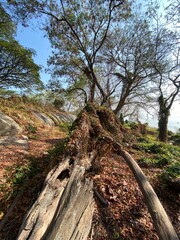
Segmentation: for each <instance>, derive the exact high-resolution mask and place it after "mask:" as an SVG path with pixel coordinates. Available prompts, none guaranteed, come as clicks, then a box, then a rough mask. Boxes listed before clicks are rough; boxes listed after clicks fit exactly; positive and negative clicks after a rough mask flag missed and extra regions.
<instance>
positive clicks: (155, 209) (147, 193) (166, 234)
mask: <svg viewBox="0 0 180 240" xmlns="http://www.w3.org/2000/svg"><path fill="white" fill-rule="evenodd" d="M116 145H118V144H116ZM118 152H119V154H120V155H121V156H122V157H123V158H124V160H125V161H126V163H127V164H128V166H129V168H130V169H131V171H132V172H133V174H134V176H135V178H136V180H137V182H138V185H139V187H140V189H141V191H142V193H143V195H144V198H145V201H146V204H147V206H148V209H149V212H150V214H151V217H152V219H153V222H154V226H155V228H156V231H157V234H158V236H159V239H160V240H179V238H178V236H177V234H176V232H175V230H174V228H173V226H172V223H171V221H170V220H169V217H168V215H167V213H166V211H165V210H164V208H163V206H162V204H161V202H160V201H159V199H158V197H157V195H156V193H155V192H154V190H153V188H152V186H151V185H150V183H149V182H148V180H147V178H146V177H145V175H144V173H143V171H142V170H141V168H140V167H139V165H138V164H137V163H136V161H135V160H134V159H133V158H132V157H131V155H130V154H129V153H128V152H126V151H124V150H122V149H121V147H120V145H119V147H118Z"/></svg>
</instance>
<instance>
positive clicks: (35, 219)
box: [18, 159, 93, 240]
mask: <svg viewBox="0 0 180 240" xmlns="http://www.w3.org/2000/svg"><path fill="white" fill-rule="evenodd" d="M70 167H71V166H70V164H69V159H66V160H65V161H64V163H62V164H60V166H59V167H58V168H57V169H55V170H52V171H51V172H50V173H49V174H48V176H47V178H46V180H45V184H44V188H43V190H42V192H41V194H40V195H39V197H38V199H37V201H36V202H35V203H34V205H33V206H32V208H31V210H30V211H29V213H28V214H27V215H26V217H25V219H24V222H23V224H22V226H21V229H20V233H19V236H18V240H24V239H29V240H31V239H32V240H34V239H36V240H38V239H52V240H55V239H62V240H68V239H87V236H88V234H89V231H90V228H91V220H92V213H93V192H92V181H90V180H88V179H86V178H84V172H85V168H84V167H83V166H79V165H76V166H75V167H74V168H73V170H72V173H70V171H71V170H70ZM69 175H70V176H69Z"/></svg>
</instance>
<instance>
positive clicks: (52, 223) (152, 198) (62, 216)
mask: <svg viewBox="0 0 180 240" xmlns="http://www.w3.org/2000/svg"><path fill="white" fill-rule="evenodd" d="M124 134H125V130H124V129H123V127H122V126H121V125H120V123H119V121H118V119H117V118H116V116H115V115H114V114H113V113H112V112H111V111H109V110H107V109H106V108H104V107H95V106H93V105H91V104H88V105H87V106H86V108H85V109H84V111H83V112H82V113H81V114H80V115H79V117H78V118H77V120H76V121H75V122H74V124H73V131H72V132H71V136H70V140H69V142H68V144H67V146H66V148H65V149H64V155H63V156H62V157H61V159H60V162H59V164H58V166H56V167H55V168H54V169H53V170H51V172H50V173H49V174H48V176H47V177H46V180H45V182H44V186H43V189H42V191H41V193H40V195H39V197H38V199H37V201H36V202H35V203H34V205H33V206H32V208H31V209H30V211H29V212H28V213H27V215H26V216H25V218H24V221H23V223H22V226H21V228H20V231H19V235H18V240H26V239H28V240H31V239H32V240H34V239H36V240H40V239H43V240H45V239H51V240H54V239H61V240H68V239H69V240H70V239H71V240H72V239H76V240H78V239H84V240H85V239H87V238H88V235H89V232H90V230H91V223H92V216H93V183H92V180H91V178H90V175H88V170H89V169H90V168H91V167H93V166H92V165H93V164H95V162H94V159H95V158H96V157H97V155H98V154H99V152H100V151H99V149H101V146H102V145H103V144H104V143H105V144H107V143H108V146H109V147H111V148H112V149H114V152H116V153H117V154H119V155H121V156H122V157H123V158H124V159H125V161H126V162H127V164H128V166H129V167H130V169H131V170H132V172H133V174H134V176H135V178H136V180H137V182H138V184H139V187H140V189H141V191H142V193H143V195H144V198H145V200H146V203H147V205H148V208H149V211H150V214H151V216H152V219H153V221H154V225H155V228H156V231H157V234H158V236H159V239H161V240H178V236H177V234H176V233H175V230H174V228H173V226H172V224H171V222H170V220H169V218H168V216H167V214H166V212H165V210H164V208H163V207H162V205H161V203H160V202H159V200H158V197H157V195H156V194H155V192H154V190H153V189H152V187H151V185H150V184H149V182H148V181H147V179H146V178H145V176H144V174H143V172H142V170H141V169H140V168H139V166H138V165H137V163H136V162H135V161H134V160H133V159H132V157H131V156H130V155H129V154H128V153H127V152H125V151H124V150H123V149H122V146H121V140H122V137H123V135H124Z"/></svg>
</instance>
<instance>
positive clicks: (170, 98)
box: [150, 5, 180, 142]
mask: <svg viewBox="0 0 180 240" xmlns="http://www.w3.org/2000/svg"><path fill="white" fill-rule="evenodd" d="M170 6H172V5H170ZM173 9H174V8H173ZM173 9H172V11H173V12H172V14H173V17H175V12H174V10H173ZM150 10H151V11H150V15H151V16H152V19H153V23H152V30H153V38H152V42H151V44H152V45H154V49H155V51H154V58H153V61H152V67H153V68H154V70H155V71H156V73H157V75H156V77H155V78H154V83H155V89H154V90H155V91H154V92H155V94H156V96H157V95H158V99H157V103H158V107H159V110H158V129H159V140H160V141H163V142H166V141H167V132H168V128H167V126H168V119H169V116H170V110H171V108H172V106H173V103H174V101H175V100H176V98H177V96H178V95H179V92H180V74H179V71H178V70H179V67H180V62H179V57H180V45H179V34H178V31H176V28H172V27H168V24H166V22H161V18H162V16H159V14H158V12H157V11H156V10H155V8H152V7H151V8H150ZM168 11H170V8H168ZM169 13H170V12H169ZM166 17H167V16H166ZM156 96H155V97H156Z"/></svg>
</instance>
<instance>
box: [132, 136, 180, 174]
mask: <svg viewBox="0 0 180 240" xmlns="http://www.w3.org/2000/svg"><path fill="white" fill-rule="evenodd" d="M137 140H138V142H137V143H136V144H135V148H136V149H137V150H138V151H140V152H142V153H143V155H144V156H143V157H141V158H140V159H138V163H139V164H140V166H142V167H159V168H163V173H162V176H161V177H162V178H163V179H169V178H177V177H180V160H179V159H180V147H179V146H175V145H172V144H168V143H162V142H158V141H157V140H155V139H154V136H151V135H150V136H149V135H148V136H146V137H140V138H138V139H137Z"/></svg>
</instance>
